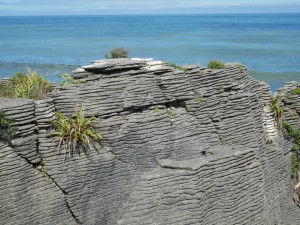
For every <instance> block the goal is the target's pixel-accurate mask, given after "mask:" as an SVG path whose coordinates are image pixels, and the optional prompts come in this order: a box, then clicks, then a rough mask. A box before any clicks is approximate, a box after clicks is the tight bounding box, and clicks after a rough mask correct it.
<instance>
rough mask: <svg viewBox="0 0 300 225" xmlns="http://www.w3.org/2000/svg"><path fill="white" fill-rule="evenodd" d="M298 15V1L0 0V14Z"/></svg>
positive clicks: (299, 2) (299, 7) (299, 4)
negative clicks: (282, 13) (280, 13)
mask: <svg viewBox="0 0 300 225" xmlns="http://www.w3.org/2000/svg"><path fill="white" fill-rule="evenodd" d="M263 12H266V13H275V12H300V1H299V0H181V1H180V0H174V1H172V0H0V15H2V16H5V15H107V14H181V13H182V14H188V13H263Z"/></svg>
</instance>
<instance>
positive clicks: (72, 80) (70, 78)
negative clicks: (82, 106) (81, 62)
mask: <svg viewBox="0 0 300 225" xmlns="http://www.w3.org/2000/svg"><path fill="white" fill-rule="evenodd" d="M59 77H60V78H61V79H62V81H61V82H60V85H62V86H63V85H68V84H84V83H86V81H85V80H82V79H75V78H74V77H73V76H72V75H70V74H66V73H65V74H64V75H59Z"/></svg>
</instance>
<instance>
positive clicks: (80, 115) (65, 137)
mask: <svg viewBox="0 0 300 225" xmlns="http://www.w3.org/2000/svg"><path fill="white" fill-rule="evenodd" d="M94 119H95V116H91V117H89V118H85V116H84V108H83V106H80V107H79V108H77V109H76V110H75V115H74V116H73V117H65V116H64V115H62V113H61V112H59V111H58V112H56V119H55V120H53V121H52V124H53V127H54V128H55V129H56V131H55V132H53V133H51V134H50V135H49V136H55V137H56V140H57V141H58V151H59V152H60V150H61V149H62V148H63V149H64V154H65V156H64V161H65V159H66V156H67V155H69V158H72V157H73V156H74V155H79V156H80V155H81V153H84V154H85V155H87V154H88V153H90V152H91V150H92V149H91V147H92V146H94V147H95V142H100V141H101V140H103V139H104V138H103V136H102V135H101V134H100V133H98V132H97V131H96V130H95V126H96V124H97V123H96V122H93V121H94Z"/></svg>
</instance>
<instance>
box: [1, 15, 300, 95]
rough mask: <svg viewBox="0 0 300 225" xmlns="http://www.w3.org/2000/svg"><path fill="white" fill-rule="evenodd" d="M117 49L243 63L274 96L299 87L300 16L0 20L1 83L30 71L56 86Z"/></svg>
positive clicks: (193, 60) (199, 61) (192, 60)
mask: <svg viewBox="0 0 300 225" xmlns="http://www.w3.org/2000/svg"><path fill="white" fill-rule="evenodd" d="M115 46H123V47H125V48H127V49H128V50H129V52H130V55H131V56H133V57H146V58H149V57H151V58H155V59H162V60H166V61H172V62H175V63H177V64H190V63H193V64H194V63H197V64H201V65H203V66H205V65H206V64H207V61H208V60H209V59H221V60H223V61H226V62H232V61H234V62H241V63H243V64H245V65H246V66H247V67H248V68H249V69H250V70H251V71H252V74H253V76H254V77H255V78H257V79H260V80H264V81H267V82H268V83H269V84H270V85H271V87H272V89H273V90H275V89H277V88H278V87H280V86H281V85H282V84H283V83H284V82H285V81H290V80H296V81H298V82H300V14H228V15H226V14H223V15H134V16H41V17H0V49H1V51H0V78H1V77H8V76H11V75H12V74H13V73H14V72H16V71H24V70H25V67H26V66H29V67H30V68H32V69H36V70H38V71H39V72H40V73H43V74H45V75H47V76H48V79H50V80H54V81H57V77H56V75H59V74H62V73H65V72H68V73H70V72H71V71H72V70H73V69H75V68H77V67H78V66H80V65H85V64H87V63H89V61H91V60H94V59H101V58H103V56H104V54H106V53H107V52H108V51H109V49H110V48H112V47H115Z"/></svg>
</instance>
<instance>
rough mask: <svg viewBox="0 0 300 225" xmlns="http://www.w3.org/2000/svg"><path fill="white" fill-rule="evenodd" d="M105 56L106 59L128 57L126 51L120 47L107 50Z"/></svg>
mask: <svg viewBox="0 0 300 225" xmlns="http://www.w3.org/2000/svg"><path fill="white" fill-rule="evenodd" d="M105 58H107V59H120V58H128V51H127V50H126V49H125V48H123V47H121V48H112V49H111V50H110V52H109V55H108V54H106V55H105Z"/></svg>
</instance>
